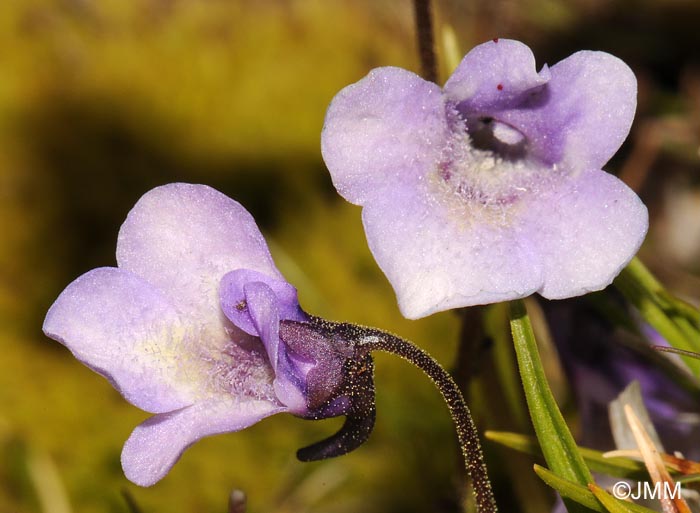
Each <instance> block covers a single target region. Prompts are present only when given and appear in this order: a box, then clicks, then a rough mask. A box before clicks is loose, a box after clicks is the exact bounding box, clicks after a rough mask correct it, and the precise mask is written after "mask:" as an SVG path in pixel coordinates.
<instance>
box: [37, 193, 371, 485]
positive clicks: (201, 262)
mask: <svg viewBox="0 0 700 513" xmlns="http://www.w3.org/2000/svg"><path fill="white" fill-rule="evenodd" d="M117 263H118V267H116V268H114V267H103V268H99V269H94V270H92V271H90V272H88V273H86V274H84V275H83V276H81V277H79V278H78V279H76V280H75V281H74V282H73V283H71V284H70V285H69V286H68V287H67V288H66V289H65V290H64V291H63V293H61V295H60V296H59V297H58V299H57V300H56V302H55V303H54V304H53V306H52V307H51V309H50V310H49V312H48V314H47V316H46V320H45V322H44V332H45V333H46V334H47V335H48V336H49V337H51V338H54V339H56V340H58V341H59V342H61V343H62V344H64V345H65V346H66V347H68V348H69V349H70V350H71V351H72V353H73V354H74V355H75V356H76V358H78V359H79V360H80V361H81V362H83V363H84V364H85V365H87V366H88V367H90V368H91V369H93V370H95V371H96V372H98V373H100V374H101V375H103V376H105V377H106V378H107V379H108V380H109V381H110V382H111V383H112V385H113V386H114V387H115V388H116V389H117V390H118V391H119V392H120V393H121V394H122V395H123V396H124V398H126V399H127V401H129V402H130V403H132V404H134V405H135V406H138V407H139V408H141V409H143V410H145V411H148V412H151V413H154V414H155V415H154V416H153V417H151V418H149V419H148V420H146V421H145V422H144V423H142V424H141V425H139V426H138V427H136V429H135V430H134V431H133V433H132V434H131V436H130V437H129V439H128V440H127V441H126V444H125V445H124V449H123V452H122V458H121V459H122V466H123V468H124V472H125V474H126V476H127V477H128V478H129V479H130V480H131V481H133V482H134V483H136V484H139V485H142V486H149V485H152V484H154V483H155V482H157V481H158V480H160V479H161V478H162V477H163V476H164V475H165V474H166V473H167V472H168V471H169V470H170V468H171V467H172V466H173V465H174V463H175V462H176V461H177V459H178V458H179V457H180V455H181V454H182V452H183V451H184V450H185V449H186V448H187V447H188V446H190V445H191V444H192V443H194V442H195V441H197V440H198V439H200V438H202V437H205V436H208V435H213V434H216V433H224V432H231V431H237V430H240V429H243V428H245V427H247V426H250V425H251V424H254V423H256V422H258V421H259V420H261V419H263V418H264V417H267V416H269V415H272V414H275V413H280V412H289V413H292V414H294V415H297V416H300V417H304V418H309V419H318V418H326V417H332V416H337V415H346V417H347V418H346V423H345V425H344V427H343V428H342V429H341V431H340V432H339V433H337V434H336V435H335V436H333V437H331V438H329V439H328V440H326V441H323V442H319V443H317V444H314V445H313V446H311V447H309V448H306V449H302V450H301V451H300V452H299V457H300V458H301V459H305V460H313V459H320V458H324V457H328V456H335V455H339V454H343V453H345V452H348V451H350V450H352V449H354V448H355V447H357V446H358V445H360V444H361V443H362V442H364V440H366V438H367V436H369V433H370V431H371V429H372V426H373V423H374V387H373V382H372V379H373V375H372V360H371V357H370V356H369V354H368V353H367V352H366V351H365V352H362V354H360V353H359V352H357V351H355V344H354V342H353V340H350V338H351V337H350V335H352V334H351V333H348V329H346V328H343V325H340V324H338V323H329V322H326V321H322V320H320V319H318V318H315V317H312V316H309V315H307V314H306V313H305V312H304V311H303V310H302V309H301V308H300V306H299V303H298V300H297V292H296V289H295V288H294V287H293V286H292V285H290V284H289V283H287V282H286V281H285V279H284V277H283V276H282V275H281V274H280V272H279V271H278V270H277V268H276V267H275V264H274V262H273V261H272V258H271V256H270V253H269V251H268V248H267V245H266V243H265V240H264V239H263V237H262V235H261V233H260V231H259V230H258V228H257V226H256V224H255V221H254V220H253V218H252V217H251V216H250V214H249V213H248V212H247V211H246V210H245V209H244V208H243V207H242V206H241V205H240V204H239V203H237V202H235V201H234V200H232V199H230V198H228V197H226V196H225V195H223V194H221V193H220V192H218V191H216V190H214V189H212V188H210V187H206V186H202V185H189V184H171V185H166V186H163V187H159V188H156V189H154V190H152V191H150V192H148V193H147V194H145V195H144V196H143V197H142V198H141V199H140V200H139V201H138V203H137V204H136V206H135V207H134V208H133V209H132V210H131V212H130V213H129V215H128V217H127V219H126V221H125V222H124V224H123V225H122V227H121V230H120V232H119V237H118V242H117Z"/></svg>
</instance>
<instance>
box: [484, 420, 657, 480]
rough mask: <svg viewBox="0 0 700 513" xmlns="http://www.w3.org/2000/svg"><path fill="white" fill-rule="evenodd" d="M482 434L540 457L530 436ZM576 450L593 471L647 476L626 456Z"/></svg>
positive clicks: (625, 475)
mask: <svg viewBox="0 0 700 513" xmlns="http://www.w3.org/2000/svg"><path fill="white" fill-rule="evenodd" d="M484 436H485V437H486V438H487V439H488V440H492V441H494V442H497V443H499V444H501V445H505V446H506V447H510V448H511V449H515V450H516V451H520V452H524V453H527V454H530V455H532V456H539V457H542V450H541V449H540V446H539V445H538V444H537V440H535V439H534V438H533V437H531V436H527V435H521V434H520V433H509V432H505V431H486V432H485V433H484ZM578 450H579V452H580V453H581V456H583V461H585V462H586V465H588V467H589V468H590V469H591V470H592V471H593V472H599V473H601V474H606V475H609V476H614V477H621V478H626V479H638V480H641V479H646V478H647V477H648V474H647V472H646V468H645V467H644V464H643V463H642V462H639V461H634V460H630V459H627V458H605V457H603V453H602V452H600V451H596V450H595V449H588V448H587V447H578Z"/></svg>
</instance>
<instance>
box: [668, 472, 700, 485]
mask: <svg viewBox="0 0 700 513" xmlns="http://www.w3.org/2000/svg"><path fill="white" fill-rule="evenodd" d="M674 479H675V480H676V482H677V483H681V484H686V483H697V482H698V481H700V474H689V475H687V476H680V477H674Z"/></svg>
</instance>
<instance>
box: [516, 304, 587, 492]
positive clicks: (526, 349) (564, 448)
mask: <svg viewBox="0 0 700 513" xmlns="http://www.w3.org/2000/svg"><path fill="white" fill-rule="evenodd" d="M510 326H511V332H512V334H513V342H514V343H515V352H516V355H517V360H518V367H519V368H520V377H521V379H522V382H523V388H524V389H525V398H526V399H527V406H528V409H529V410H530V418H531V419H532V424H533V426H534V428H535V434H536V435H537V439H538V440H539V442H540V447H541V448H542V453H543V455H544V459H545V461H546V462H547V464H548V465H549V467H550V468H551V469H552V470H553V471H554V472H555V473H556V474H558V475H560V476H562V477H564V478H566V479H569V480H571V481H574V482H577V483H580V484H582V485H585V484H588V483H590V482H591V481H593V478H592V477H591V473H590V472H589V470H588V467H586V464H585V463H584V461H583V458H582V457H581V454H580V453H579V452H578V447H577V446H576V442H575V441H574V437H573V436H571V432H570V431H569V428H568V426H567V425H566V422H565V421H564V417H562V414H561V412H560V411H559V407H558V406H557V403H556V401H555V400H554V396H553V395H552V391H551V389H550V388H549V383H548V382H547V378H546V376H545V374H544V368H543V367H542V362H541V361H540V355H539V352H538V349H537V342H536V341H535V334H534V333H533V331H532V325H531V323H530V318H529V317H528V315H527V311H526V310H525V304H524V303H523V301H522V300H516V301H511V303H510Z"/></svg>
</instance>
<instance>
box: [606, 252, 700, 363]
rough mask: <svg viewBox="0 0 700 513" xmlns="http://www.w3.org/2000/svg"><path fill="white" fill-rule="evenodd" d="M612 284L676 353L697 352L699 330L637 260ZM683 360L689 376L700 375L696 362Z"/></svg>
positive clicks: (685, 308) (699, 337) (686, 310)
mask: <svg viewBox="0 0 700 513" xmlns="http://www.w3.org/2000/svg"><path fill="white" fill-rule="evenodd" d="M614 284H615V287H617V289H618V290H619V291H620V292H622V294H623V295H624V296H625V298H626V299H627V300H628V301H629V302H630V303H632V304H633V305H634V306H635V308H637V310H639V313H640V314H641V315H642V317H643V318H644V320H645V321H646V322H648V323H649V324H650V325H651V326H652V327H653V328H654V329H655V330H656V331H658V332H659V334H660V335H661V336H662V337H664V338H665V339H666V340H667V341H668V343H669V344H671V345H672V346H673V347H676V348H678V349H685V350H688V351H696V352H697V351H700V327H699V326H698V325H697V323H694V322H693V321H692V320H691V319H689V316H688V315H689V307H687V306H681V302H680V301H674V300H672V299H670V298H672V296H671V295H670V294H669V293H668V292H667V291H666V290H665V289H664V288H663V286H662V285H661V284H660V283H659V282H658V281H657V280H656V278H654V276H653V275H652V274H651V273H650V272H649V270H648V269H647V268H646V267H644V264H642V262H641V261H640V260H639V259H637V258H634V259H633V260H632V262H630V263H629V265H628V266H627V267H626V268H625V269H623V270H622V272H621V273H620V275H619V276H618V277H617V278H616V279H615V281H614ZM690 309H692V307H690ZM683 360H684V361H685V363H686V364H687V365H688V367H689V368H690V369H691V370H692V371H693V373H695V374H696V375H697V374H700V361H698V360H694V359H692V358H688V357H683Z"/></svg>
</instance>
